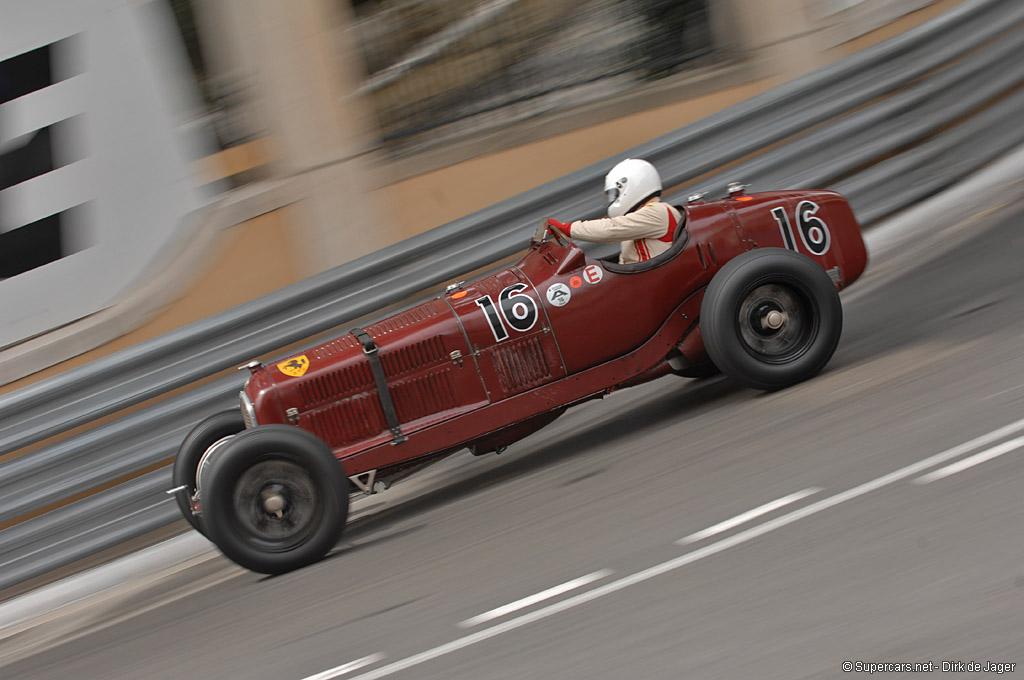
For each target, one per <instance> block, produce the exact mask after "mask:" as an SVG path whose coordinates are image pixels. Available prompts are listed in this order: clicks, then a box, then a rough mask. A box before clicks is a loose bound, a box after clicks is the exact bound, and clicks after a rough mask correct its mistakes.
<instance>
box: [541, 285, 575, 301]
mask: <svg viewBox="0 0 1024 680" xmlns="http://www.w3.org/2000/svg"><path fill="white" fill-rule="evenodd" d="M547 298H548V302H550V303H551V304H552V305H554V306H555V307H564V306H565V305H567V304H568V303H569V299H570V298H572V291H571V290H569V286H567V285H565V284H564V283H552V284H551V285H550V286H548V292H547Z"/></svg>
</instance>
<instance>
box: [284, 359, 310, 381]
mask: <svg viewBox="0 0 1024 680" xmlns="http://www.w3.org/2000/svg"><path fill="white" fill-rule="evenodd" d="M308 368H309V359H307V358H306V355H305V354H300V355H299V356H297V357H293V358H291V359H289V360H288V361H282V362H281V363H279V364H278V365H277V370H279V371H281V372H282V373H284V374H285V375H290V376H291V377H293V378H298V377H299V376H301V375H302V374H304V373H305V372H306V369H308Z"/></svg>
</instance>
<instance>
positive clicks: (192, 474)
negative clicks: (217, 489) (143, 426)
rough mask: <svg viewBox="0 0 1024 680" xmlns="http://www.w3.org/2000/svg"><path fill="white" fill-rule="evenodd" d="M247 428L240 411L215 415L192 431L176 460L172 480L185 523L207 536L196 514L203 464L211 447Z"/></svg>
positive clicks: (222, 412)
mask: <svg viewBox="0 0 1024 680" xmlns="http://www.w3.org/2000/svg"><path fill="white" fill-rule="evenodd" d="M244 429H245V423H244V422H243V421H242V414H241V413H240V412H239V411H238V409H233V410H231V411H221V412H220V413H215V414H213V415H212V416H210V417H209V418H206V419H205V420H203V421H201V422H200V423H199V424H198V425H196V426H195V427H194V428H192V431H191V432H189V433H188V436H187V437H185V441H183V442H182V443H181V446H180V447H178V454H177V455H176V456H175V457H174V468H173V470H172V472H171V480H172V483H173V485H174V488H176V489H181V490H180V491H178V492H176V493H175V494H174V500H175V501H177V503H178V509H179V510H181V514H182V516H183V517H184V518H185V520H186V521H187V522H188V523H189V524H191V525H192V528H193V529H195V530H196V531H198V532H199V533H201V534H203V535H205V534H206V529H205V528H204V527H203V523H202V521H201V520H200V518H199V517H197V516H196V515H195V514H193V512H192V499H193V498H194V497H195V495H196V490H197V488H198V481H199V474H198V472H199V463H200V461H201V460H202V458H203V455H204V454H205V453H206V452H207V450H209V449H210V447H212V446H213V445H214V444H216V443H217V442H219V441H221V440H224V439H226V438H228V437H233V436H234V435H236V434H238V433H239V432H241V431H242V430H244ZM182 487H184V488H182Z"/></svg>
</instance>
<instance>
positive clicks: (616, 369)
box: [245, 191, 867, 477]
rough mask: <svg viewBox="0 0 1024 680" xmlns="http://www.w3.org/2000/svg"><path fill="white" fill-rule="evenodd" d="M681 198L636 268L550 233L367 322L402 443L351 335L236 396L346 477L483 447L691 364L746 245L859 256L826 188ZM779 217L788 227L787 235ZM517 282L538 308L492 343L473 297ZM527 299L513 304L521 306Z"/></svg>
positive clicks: (854, 235)
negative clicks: (819, 227)
mask: <svg viewBox="0 0 1024 680" xmlns="http://www.w3.org/2000/svg"><path fill="white" fill-rule="evenodd" d="M798 207H800V208H801V210H803V211H804V213H805V214H806V215H807V219H808V220H811V221H810V222H807V224H809V225H810V227H811V228H813V226H814V225H815V224H817V222H814V219H815V218H817V219H818V220H820V221H821V223H823V224H824V225H826V229H825V231H826V234H827V237H828V239H829V242H828V245H827V248H826V249H825V251H824V252H823V253H821V254H820V255H817V254H815V253H814V252H811V249H810V248H809V246H808V242H807V240H806V239H803V240H802V239H801V238H800V233H799V228H798V225H797V224H796V223H797V222H798V221H799V219H800V218H799V215H798V214H797V209H798ZM779 208H781V209H782V210H781V211H779ZM684 210H685V212H686V222H685V226H686V231H687V232H688V241H687V243H686V246H685V248H684V249H683V250H682V251H681V252H680V253H679V254H678V255H677V256H676V257H674V258H672V259H671V260H669V261H667V262H665V263H664V264H662V265H660V266H657V267H655V268H653V269H650V270H649V271H643V272H635V273H626V272H624V271H623V268H622V267H616V266H614V265H611V266H609V265H608V263H605V262H602V261H599V260H592V259H590V258H588V257H586V256H585V254H584V253H583V251H582V250H580V249H579V248H578V247H577V246H575V245H573V244H571V243H566V242H560V241H559V240H553V239H548V240H545V241H544V242H542V243H534V244H532V245H531V248H530V250H529V251H528V252H527V253H526V255H525V256H524V257H523V258H522V259H521V260H520V261H519V262H518V263H516V264H515V265H513V266H511V267H509V268H508V269H505V270H503V271H500V272H498V273H496V274H494V275H491V276H487V277H485V278H482V279H479V280H477V281H473V282H471V283H469V284H466V285H465V286H463V287H462V288H460V289H458V290H454V291H450V292H448V293H446V294H445V295H443V296H442V297H439V298H435V299H433V300H430V301H429V302H426V303H424V304H422V305H420V306H418V307H415V308H412V309H409V310H407V311H404V312H400V313H398V314H396V315H394V316H391V317H389V318H387V319H384V320H383V321H380V322H377V323H375V324H372V325H370V326H367V327H366V328H365V330H366V331H367V332H368V333H369V335H370V336H371V337H372V338H373V339H374V341H375V342H376V344H377V346H378V347H379V355H380V358H381V361H382V362H383V367H384V370H385V374H386V376H387V381H388V386H389V390H390V392H391V397H392V399H393V401H394V404H395V408H396V411H397V415H398V419H399V421H400V423H401V429H402V432H403V434H404V435H405V437H406V439H405V440H404V441H402V442H401V443H395V442H394V437H393V434H392V432H391V431H390V430H389V429H388V427H387V423H386V420H385V416H384V412H383V409H382V407H381V403H380V399H379V398H378V394H377V390H376V387H375V383H374V377H373V373H372V371H371V366H370V362H369V359H368V357H367V356H366V355H365V354H364V352H363V348H362V346H361V345H360V343H359V342H358V341H357V339H356V338H355V337H354V336H353V335H345V336H342V337H340V338H337V339H335V340H331V341H329V342H326V343H324V344H322V345H320V346H318V347H316V348H313V349H311V350H308V351H306V352H305V353H303V355H299V356H304V357H305V362H302V361H301V360H300V365H301V364H303V363H304V364H305V366H306V368H305V372H304V373H303V374H302V375H301V376H298V377H293V376H290V375H286V374H285V373H283V372H282V370H281V368H280V367H281V366H282V365H284V364H286V363H287V360H286V361H283V362H278V363H276V364H271V365H269V366H266V367H263V368H259V369H256V370H254V373H253V375H252V377H251V379H250V380H249V383H248V384H247V385H246V387H245V394H246V395H247V396H248V398H249V399H250V400H251V401H252V403H253V405H254V412H255V416H256V420H257V422H258V423H259V424H261V425H264V424H269V423H288V422H291V423H293V424H295V425H297V426H298V427H301V428H304V429H307V430H309V431H311V432H313V433H314V434H315V435H317V436H318V437H319V438H321V439H322V440H323V441H325V442H326V443H327V444H328V445H329V446H330V447H331V448H332V449H333V451H334V454H335V456H336V457H337V458H338V459H339V460H340V461H341V463H342V465H343V466H344V468H345V471H346V474H347V475H349V476H353V475H357V474H361V473H364V472H369V471H371V470H376V471H377V474H378V475H379V476H380V477H386V476H387V475H388V474H389V473H393V472H396V471H399V470H401V469H403V468H404V467H406V466H407V465H409V464H410V463H416V462H418V461H423V460H429V459H430V458H431V457H433V456H436V455H440V454H445V453H449V452H451V451H454V450H458V449H460V448H463V447H467V446H468V447H473V448H474V449H475V450H476V451H477V452H478V453H483V452H486V451H492V450H495V449H498V448H500V447H502V446H504V445H506V444H508V443H511V442H512V441H515V440H516V439H519V438H521V437H523V436H525V435H527V434H529V433H530V432H532V431H534V430H536V429H537V428H539V427H541V426H543V425H545V424H547V423H548V422H550V421H551V420H553V419H554V418H555V417H557V416H558V415H559V414H560V413H561V412H562V411H564V409H565V408H566V407H568V406H571V405H573V404H576V403H579V402H582V401H585V400H587V399H591V398H594V397H599V396H601V395H603V394H605V393H607V392H610V391H612V390H614V389H617V388H619V387H623V386H628V385H632V384H637V383H639V382H643V381H645V380H649V379H653V378H656V377H658V376H661V375H664V374H665V373H668V372H669V371H670V370H671V368H670V366H669V363H668V361H667V358H668V357H669V356H670V355H672V356H675V357H676V361H677V362H678V361H682V362H683V363H684V364H686V365H690V366H694V365H696V366H699V365H701V364H705V363H707V362H708V361H709V360H708V357H707V354H706V352H705V350H704V344H703V341H702V340H701V336H700V325H699V315H700V308H701V301H702V299H703V295H704V289H705V287H706V286H707V285H708V283H709V282H710V281H711V277H712V276H713V275H714V274H715V272H716V271H718V269H719V268H720V267H721V266H722V265H723V264H725V263H726V262H727V261H729V260H730V259H731V258H733V257H735V256H736V255H738V254H740V253H742V252H744V251H747V250H751V249H753V248H764V247H790V248H792V249H795V250H798V251H799V252H802V253H804V254H806V255H809V256H811V257H813V259H814V260H815V261H816V262H818V263H819V264H820V265H821V266H822V267H823V268H824V269H825V270H827V271H829V272H830V275H831V276H832V279H833V281H835V283H836V286H837V288H840V289H841V288H844V287H845V286H847V285H849V284H850V283H852V282H853V281H854V280H855V279H857V277H858V276H860V274H861V273H862V272H863V271H864V268H865V266H866V264H867V255H866V252H865V248H864V242H863V240H862V238H861V233H860V228H859V226H858V225H857V222H856V220H855V218H854V216H853V213H852V211H851V210H850V207H849V205H848V203H847V202H846V200H845V199H844V198H843V197H842V196H840V195H839V194H836V193H833V192H829V191H785V192H766V193H758V194H752V195H743V194H739V195H734V196H732V197H730V198H728V199H723V200H718V201H709V202H695V203H690V204H687V205H686V206H684ZM783 215H785V216H786V217H785V218H783V217H782V216H783ZM784 220H788V222H789V223H790V224H791V225H792V226H791V228H790V230H789V234H788V236H787V232H786V228H785V224H786V222H785V221H784ZM813 236H820V234H817V233H816V234H813ZM820 249H821V247H820V238H819V246H818V250H820ZM593 266H596V267H598V268H600V272H598V273H600V280H599V281H596V282H591V281H592V280H594V279H596V278H597V276H596V275H595V271H594V270H593V269H590V270H589V276H588V275H587V271H586V268H588V267H593ZM612 269H616V270H618V271H612ZM556 283H561V284H564V285H565V286H566V287H568V289H569V291H570V295H571V297H570V299H569V302H568V303H567V304H564V305H562V306H555V305H554V304H552V303H551V302H549V300H548V297H547V291H548V289H549V287H550V286H552V285H553V284H556ZM516 284H523V287H522V289H521V290H519V291H517V292H516V294H517V295H526V296H528V297H529V298H531V299H532V300H533V303H534V306H535V308H536V319H535V321H534V323H533V324H532V325H531V326H530V327H529V328H524V329H523V330H516V329H515V328H513V327H511V326H510V325H509V324H508V323H505V324H504V325H505V327H506V330H507V333H508V337H507V338H503V339H500V340H499V339H498V337H497V335H498V334H496V332H495V331H494V330H493V329H492V324H491V323H489V322H488V317H487V314H486V313H485V306H482V305H481V304H480V303H479V302H478V301H481V300H486V296H490V299H491V300H492V301H494V302H495V303H497V302H498V301H499V296H500V295H501V293H502V291H505V290H509V289H510V287H515V286H516ZM517 299H519V300H520V301H521V298H515V297H513V298H512V299H511V301H512V303H515V301H516V300H517ZM528 307H529V304H528V303H527V304H526V305H523V306H520V307H519V308H518V309H517V310H516V311H517V312H520V313H524V314H525V312H526V311H528ZM528 321H529V318H527V319H526V321H524V322H523V323H522V325H523V326H524V327H525V325H526V323H527V322H528Z"/></svg>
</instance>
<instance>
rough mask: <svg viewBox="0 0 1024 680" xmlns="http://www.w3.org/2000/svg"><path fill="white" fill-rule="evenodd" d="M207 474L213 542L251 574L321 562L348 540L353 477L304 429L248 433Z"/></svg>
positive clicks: (232, 443) (271, 427) (260, 429)
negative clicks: (344, 538)
mask: <svg viewBox="0 0 1024 680" xmlns="http://www.w3.org/2000/svg"><path fill="white" fill-rule="evenodd" d="M201 475H202V479H201V483H202V489H203V498H202V503H203V519H204V523H205V524H206V529H207V533H208V535H209V538H210V540H212V541H213V542H214V543H215V544H217V547H218V548H220V549H221V551H222V552H223V553H224V554H225V555H226V556H227V557H228V558H230V559H231V560H233V561H234V562H236V563H238V564H239V565H241V566H243V567H245V568H246V569H250V570H252V571H256V572H260V573H263V574H280V573H284V572H287V571H292V570H293V569H298V568H300V567H304V566H306V565H308V564H312V563H313V562H316V561H318V560H320V559H321V558H322V557H323V556H324V555H326V554H327V553H328V551H330V550H331V548H333V547H334V546H335V544H336V543H337V542H338V539H339V538H341V532H342V530H343V529H344V527H345V520H346V519H347V517H348V502H349V501H348V479H347V478H346V476H345V472H344V469H343V468H342V466H341V464H340V463H339V462H338V461H337V460H336V459H335V458H334V455H333V454H332V453H331V450H330V449H329V448H328V447H327V445H326V444H324V443H323V442H322V441H321V440H320V439H318V438H317V437H315V436H314V435H313V434H311V433H309V432H306V431H305V430H300V429H298V428H296V427H292V426H289V425H264V426H261V427H255V428H252V429H250V430H246V431H245V432H243V433H241V434H239V435H238V436H237V437H235V438H233V439H232V440H231V441H230V442H228V443H227V444H225V446H224V449H223V451H222V452H220V453H219V454H218V455H217V456H216V458H215V459H214V461H213V463H212V465H211V466H209V468H208V469H206V468H204V469H203V471H202V472H201Z"/></svg>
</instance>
